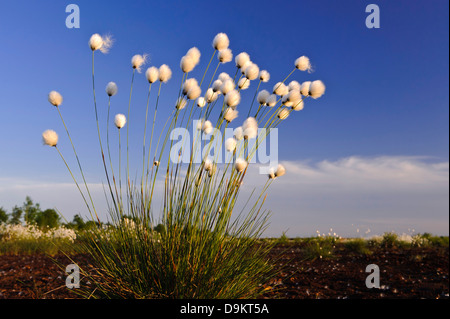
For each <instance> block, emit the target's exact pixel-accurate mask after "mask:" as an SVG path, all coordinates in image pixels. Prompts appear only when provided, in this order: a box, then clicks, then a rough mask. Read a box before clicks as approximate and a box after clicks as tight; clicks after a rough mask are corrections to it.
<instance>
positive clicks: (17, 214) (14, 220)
mask: <svg viewBox="0 0 450 319" xmlns="http://www.w3.org/2000/svg"><path fill="white" fill-rule="evenodd" d="M22 213H23V212H22V208H21V207H18V206H17V205H16V206H14V207H13V209H12V212H11V219H10V220H9V223H10V224H13V225H17V224H21V223H22V221H21V218H22Z"/></svg>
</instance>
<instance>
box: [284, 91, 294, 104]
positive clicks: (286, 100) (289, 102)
mask: <svg viewBox="0 0 450 319" xmlns="http://www.w3.org/2000/svg"><path fill="white" fill-rule="evenodd" d="M288 98H289V93H288V94H286V95H283V96H282V97H281V104H282V105H284V106H292V105H294V103H292V102H291V101H289V99H288Z"/></svg>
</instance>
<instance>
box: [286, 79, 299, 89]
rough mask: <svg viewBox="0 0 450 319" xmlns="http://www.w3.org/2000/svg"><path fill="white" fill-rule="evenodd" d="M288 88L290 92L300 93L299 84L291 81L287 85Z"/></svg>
mask: <svg viewBox="0 0 450 319" xmlns="http://www.w3.org/2000/svg"><path fill="white" fill-rule="evenodd" d="M288 88H289V91H292V90H296V91H300V88H301V84H300V83H298V82H297V81H291V82H290V83H289V85H288Z"/></svg>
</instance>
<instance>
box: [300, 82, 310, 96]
mask: <svg viewBox="0 0 450 319" xmlns="http://www.w3.org/2000/svg"><path fill="white" fill-rule="evenodd" d="M310 86H311V81H305V82H303V83H302V86H301V87H300V93H301V94H302V95H303V96H308V95H309V87H310Z"/></svg>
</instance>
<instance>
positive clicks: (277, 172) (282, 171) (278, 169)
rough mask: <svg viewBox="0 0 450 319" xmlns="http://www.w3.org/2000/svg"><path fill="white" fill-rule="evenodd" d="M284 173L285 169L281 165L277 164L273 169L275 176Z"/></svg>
mask: <svg viewBox="0 0 450 319" xmlns="http://www.w3.org/2000/svg"><path fill="white" fill-rule="evenodd" d="M284 174H286V169H285V168H284V166H283V165H281V164H278V166H277V169H276V170H275V177H280V176H283V175H284Z"/></svg>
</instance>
